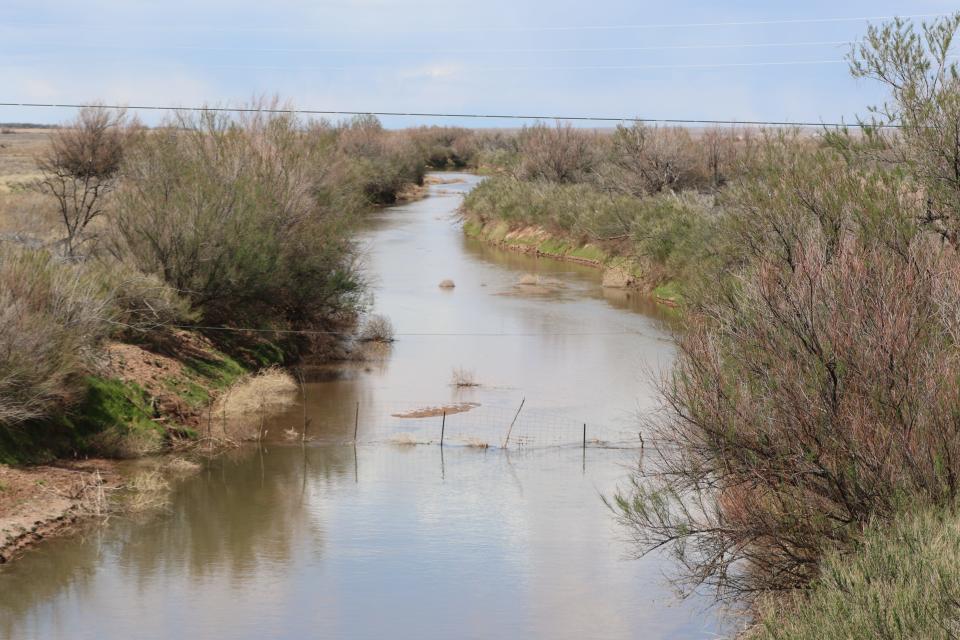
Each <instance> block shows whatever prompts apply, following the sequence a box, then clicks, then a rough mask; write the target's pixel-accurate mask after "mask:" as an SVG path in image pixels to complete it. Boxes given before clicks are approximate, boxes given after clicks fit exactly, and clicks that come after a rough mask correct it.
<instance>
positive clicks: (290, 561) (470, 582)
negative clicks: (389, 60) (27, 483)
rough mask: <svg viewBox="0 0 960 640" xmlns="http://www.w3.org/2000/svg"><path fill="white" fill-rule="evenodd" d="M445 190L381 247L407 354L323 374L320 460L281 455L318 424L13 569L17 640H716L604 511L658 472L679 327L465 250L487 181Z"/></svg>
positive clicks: (316, 383)
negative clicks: (468, 226) (658, 389)
mask: <svg viewBox="0 0 960 640" xmlns="http://www.w3.org/2000/svg"><path fill="white" fill-rule="evenodd" d="M441 176H442V178H443V179H445V180H459V181H458V182H452V183H448V184H439V185H434V186H432V187H431V188H430V195H429V196H428V197H427V198H426V199H424V200H421V201H417V202H414V203H411V204H406V205H402V206H398V207H393V208H390V209H386V210H383V211H381V212H378V213H376V214H374V215H372V216H371V218H370V221H369V224H368V225H367V226H366V228H365V230H364V232H363V234H362V237H361V243H362V246H363V248H364V261H365V268H366V271H367V273H368V274H369V277H370V280H371V288H372V291H373V292H374V299H373V308H374V310H375V311H376V312H378V313H383V314H385V315H387V316H388V317H389V318H390V319H391V320H392V322H393V325H394V326H395V328H396V331H397V341H396V342H395V344H394V345H393V346H392V347H391V348H390V349H389V350H386V351H384V352H383V353H380V354H378V355H376V356H375V357H374V358H373V359H371V360H369V361H364V362H356V363H351V364H346V365H336V366H330V367H324V368H319V369H317V370H314V371H311V372H310V374H309V376H308V379H309V382H308V384H307V385H306V390H305V397H306V414H307V418H308V421H309V423H308V424H309V426H308V431H307V433H308V436H309V441H308V443H307V446H305V447H301V446H300V445H299V443H296V444H291V443H289V442H285V441H284V438H283V433H284V431H287V430H290V429H300V428H302V426H303V423H304V420H303V414H304V411H303V409H304V407H303V406H302V404H298V405H297V406H295V407H292V408H290V410H289V411H286V412H284V413H282V414H281V415H279V416H276V417H274V418H272V419H271V420H270V421H269V425H268V442H267V444H266V445H265V446H264V447H262V448H256V447H251V448H249V449H245V450H243V451H239V452H237V453H235V454H231V455H227V456H224V457H221V458H218V459H216V460H214V461H212V462H211V463H209V465H207V466H206V467H205V468H204V470H203V471H202V472H201V473H200V474H198V475H196V476H193V477H190V478H188V479H185V480H182V481H179V482H177V483H176V484H175V487H174V490H173V495H172V497H171V502H170V506H169V508H168V509H167V510H166V511H164V512H162V513H157V514H154V515H153V516H151V517H145V518H132V519H130V518H113V519H111V521H110V522H109V523H107V524H106V525H105V526H95V527H88V528H85V529H83V530H81V532H80V533H79V534H78V535H76V536H73V537H66V538H59V539H54V540H49V541H47V542H45V543H43V544H41V545H39V546H38V547H37V548H36V549H34V550H32V551H30V552H29V553H27V554H26V555H25V556H24V557H23V558H21V559H19V560H17V561H16V562H14V563H11V564H10V565H8V566H4V567H0V634H2V636H3V637H4V638H16V639H22V638H38V639H40V638H42V639H54V638H97V639H113V638H117V639H119V638H131V637H135V638H231V639H245V638H250V639H253V638H291V639H292V638H308V637H309V638H313V637H317V638H321V637H324V638H356V639H367V638H370V639H374V638H378V639H379V638H398V639H405V638H418V639H423V640H429V639H434V638H436V639H448V638H550V639H554V638H557V639H563V638H570V639H577V640H580V639H584V638H597V639H600V638H610V639H618V638H645V639H653V640H656V639H658V638H663V639H666V638H671V639H682V638H714V637H716V634H717V633H718V632H720V625H719V623H718V620H717V617H716V615H715V613H714V612H713V611H712V610H711V609H709V607H708V605H709V602H708V601H707V600H705V599H699V598H692V599H688V600H683V601H680V600H678V599H677V598H676V597H675V595H674V592H673V590H672V588H671V587H670V585H669V583H668V581H667V577H668V576H669V574H670V571H671V566H670V562H669V560H668V559H667V558H664V557H662V556H660V555H658V554H652V555H650V556H647V557H644V558H642V559H634V558H632V557H631V554H632V553H633V551H634V549H633V548H632V547H631V545H630V544H629V542H628V541H627V540H626V532H625V531H623V530H621V529H619V528H618V527H617V525H616V523H615V522H614V520H613V519H612V517H611V514H610V512H609V510H608V508H607V507H606V506H605V504H604V502H603V499H602V498H603V496H605V495H607V496H608V495H610V494H611V493H612V492H613V491H614V489H615V488H616V487H617V486H625V485H626V483H627V481H628V477H629V474H630V470H631V469H632V468H633V467H635V465H636V463H637V460H638V457H639V456H640V455H641V454H640V450H639V447H638V443H639V441H640V439H641V436H642V433H641V432H640V431H639V427H638V426H637V425H638V423H639V420H638V416H639V415H640V414H642V413H645V412H649V411H651V410H653V408H654V407H655V406H656V399H655V394H654V393H653V390H652V388H651V385H650V383H649V380H650V379H651V375H654V374H655V373H656V371H658V370H661V369H663V368H664V367H668V366H669V364H670V362H671V358H672V346H671V343H670V341H669V339H668V336H667V334H666V332H665V325H664V322H665V319H664V318H662V317H660V316H659V315H658V310H657V309H656V308H654V307H652V306H651V305H650V304H649V302H647V301H646V300H644V299H643V298H642V297H638V296H635V295H634V296H631V295H628V294H626V293H625V292H614V291H609V290H608V291H605V290H603V289H602V288H601V287H600V275H599V273H597V272H596V271H595V270H592V269H590V268H587V267H582V266H579V265H573V264H567V263H560V262H554V261H549V260H537V259H535V258H531V257H529V256H523V255H519V254H515V253H509V252H505V251H501V250H498V249H495V248H491V247H489V246H486V245H484V244H481V243H479V242H477V241H473V240H470V239H468V238H466V237H465V236H464V234H463V231H462V229H461V228H460V226H459V224H458V222H457V221H456V219H455V215H454V214H455V211H456V209H457V207H458V206H459V204H460V202H461V199H462V195H463V193H465V192H466V191H467V190H469V189H470V188H471V187H472V186H473V185H474V184H475V183H476V181H477V178H475V177H474V176H470V175H466V174H441ZM532 276H536V277H532ZM444 279H451V280H453V281H454V283H455V285H456V286H455V288H452V289H441V288H440V287H439V286H438V284H439V283H440V281H441V280H444ZM521 282H525V283H526V284H519V283H521ZM455 368H462V369H463V370H464V371H467V372H470V375H469V376H468V377H471V376H472V377H473V378H474V380H475V381H476V382H477V383H478V385H479V386H475V387H457V386H455V385H453V384H452V376H453V370H454V369H455ZM440 407H447V408H448V412H449V415H447V416H446V417H445V418H444V417H443V416H442V415H441V413H442V409H438V408H440ZM454 407H458V408H460V409H469V410H467V411H463V412H461V413H455V412H454V411H455V409H454ZM431 409H432V410H431ZM518 410H519V413H518ZM411 414H412V415H416V416H421V417H419V418H410V417H403V416H405V415H407V416H409V415H411ZM424 414H426V415H424ZM398 416H399V417H398ZM511 424H512V425H513V426H512V427H511ZM584 425H585V426H584ZM355 433H356V444H354V434H355ZM584 434H585V435H584ZM441 437H442V438H443V439H444V446H443V447H442V448H441V447H440V446H439V441H440V439H441ZM584 438H586V441H587V446H586V448H584V446H583V441H584ZM486 445H489V447H486ZM503 445H506V448H502V447H503Z"/></svg>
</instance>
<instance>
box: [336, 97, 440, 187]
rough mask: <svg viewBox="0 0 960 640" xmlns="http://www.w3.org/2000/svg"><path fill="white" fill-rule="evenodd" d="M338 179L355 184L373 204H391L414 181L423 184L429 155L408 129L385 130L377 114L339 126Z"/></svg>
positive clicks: (358, 118) (361, 117)
mask: <svg viewBox="0 0 960 640" xmlns="http://www.w3.org/2000/svg"><path fill="white" fill-rule="evenodd" d="M337 153H338V163H339V167H338V170H337V171H338V172H337V179H338V180H340V181H343V182H345V183H346V184H349V185H352V186H353V187H354V188H355V189H357V190H358V191H359V192H360V193H362V194H363V195H364V197H365V198H366V200H367V202H368V203H370V204H391V203H393V202H396V200H397V196H398V194H399V193H400V192H401V191H402V190H403V189H404V188H406V187H408V186H409V185H410V184H422V183H423V178H424V175H425V174H426V167H427V158H426V157H425V156H424V151H423V149H421V148H420V147H418V146H417V144H416V142H415V141H414V140H413V139H412V138H411V136H410V135H408V134H407V133H405V132H388V131H384V129H383V127H382V126H381V125H380V122H379V120H377V118H375V117H373V116H360V117H357V118H354V119H353V120H352V121H350V122H349V123H347V124H346V125H343V126H342V127H340V128H339V129H338V138H337Z"/></svg>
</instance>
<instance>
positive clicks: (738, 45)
mask: <svg viewBox="0 0 960 640" xmlns="http://www.w3.org/2000/svg"><path fill="white" fill-rule="evenodd" d="M30 44H31V46H37V47H44V48H49V47H53V46H55V47H58V48H67V49H105V50H111V51H113V50H121V51H221V52H232V53H349V54H377V55H398V54H400V55H402V54H453V55H482V54H497V53H510V54H515V53H624V52H630V51H697V50H704V49H765V48H791V47H828V46H830V47H833V46H837V47H839V46H849V45H852V44H854V42H853V41H851V40H827V41H810V42H757V43H745V42H735V43H714V44H680V45H650V46H642V47H561V48H529V47H523V48H500V49H356V48H340V49H338V48H313V47H201V46H190V45H157V46H136V47H131V46H127V45H119V44H116V45H114V44H87V43H59V42H58V43H55V44H42V43H41V44H37V43H30Z"/></svg>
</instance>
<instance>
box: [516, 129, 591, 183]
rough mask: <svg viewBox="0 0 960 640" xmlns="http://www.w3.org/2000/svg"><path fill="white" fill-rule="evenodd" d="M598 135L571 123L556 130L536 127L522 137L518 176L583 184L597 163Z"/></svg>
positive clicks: (527, 130) (522, 134)
mask: <svg viewBox="0 0 960 640" xmlns="http://www.w3.org/2000/svg"><path fill="white" fill-rule="evenodd" d="M597 140H598V139H597V136H596V134H591V133H587V132H584V131H578V130H577V129H574V128H573V127H572V126H571V125H570V123H561V122H558V123H557V124H556V126H555V127H548V126H546V125H543V124H537V125H534V126H532V127H527V128H524V130H523V132H522V133H521V134H520V141H519V142H520V157H521V163H520V167H519V174H520V175H519V176H518V177H520V178H522V179H535V180H549V181H550V182H561V183H573V182H580V181H582V180H583V179H584V178H585V177H587V176H588V175H590V174H591V173H593V171H594V170H595V168H596V165H597V162H598V149H597V144H596V142H597Z"/></svg>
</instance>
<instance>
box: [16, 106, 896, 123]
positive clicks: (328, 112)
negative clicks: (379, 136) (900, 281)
mask: <svg viewBox="0 0 960 640" xmlns="http://www.w3.org/2000/svg"><path fill="white" fill-rule="evenodd" d="M2 107H22V108H40V109H47V108H52V109H87V108H102V109H115V110H121V109H122V110H130V111H165V112H184V111H199V112H214V113H219V112H222V113H268V114H279V115H311V116H381V117H409V118H460V119H464V120H469V119H477V120H483V119H486V120H541V121H542V120H560V121H569V122H607V123H614V122H617V123H622V122H635V123H646V124H692V125H734V126H760V127H849V126H859V125H857V124H851V123H847V122H812V121H797V120H719V119H685V118H639V117H633V118H630V117H614V116H563V115H520V114H493V113H429V112H417V111H346V110H340V111H338V110H333V109H278V108H256V107H173V106H159V105H136V104H131V105H106V104H94V103H89V104H83V103H66V102H64V103H47V102H0V108H2ZM872 126H877V127H882V128H893V129H899V128H901V125H898V124H877V125H872Z"/></svg>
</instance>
